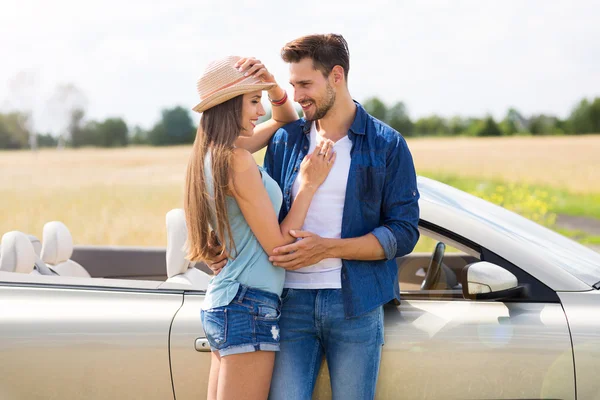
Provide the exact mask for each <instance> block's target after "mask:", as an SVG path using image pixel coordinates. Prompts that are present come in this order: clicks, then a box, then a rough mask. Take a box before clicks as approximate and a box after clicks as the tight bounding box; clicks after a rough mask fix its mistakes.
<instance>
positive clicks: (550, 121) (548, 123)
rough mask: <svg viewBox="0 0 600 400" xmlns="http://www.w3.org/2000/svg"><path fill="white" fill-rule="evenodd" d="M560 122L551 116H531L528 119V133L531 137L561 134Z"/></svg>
mask: <svg viewBox="0 0 600 400" xmlns="http://www.w3.org/2000/svg"><path fill="white" fill-rule="evenodd" d="M560 124H561V123H560V120H559V119H558V118H556V117H554V116H551V115H544V114H540V115H533V116H532V117H531V118H530V119H529V131H530V132H531V134H532V135H552V134H563V133H564V131H563V130H562V129H560Z"/></svg>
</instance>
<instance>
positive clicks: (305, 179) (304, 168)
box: [300, 139, 336, 191]
mask: <svg viewBox="0 0 600 400" xmlns="http://www.w3.org/2000/svg"><path fill="white" fill-rule="evenodd" d="M335 156H336V154H335V151H334V150H333V142H332V141H331V140H329V139H323V140H322V141H321V142H320V143H319V144H317V146H316V147H315V150H314V151H313V152H312V153H311V154H308V155H307V156H306V157H304V160H302V164H300V175H301V177H302V180H301V182H302V184H301V187H303V188H304V189H308V190H314V191H316V190H317V189H318V187H319V186H321V184H323V182H325V179H327V176H328V175H329V172H330V171H331V168H332V167H333V163H334V162H335Z"/></svg>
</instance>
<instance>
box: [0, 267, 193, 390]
mask: <svg viewBox="0 0 600 400" xmlns="http://www.w3.org/2000/svg"><path fill="white" fill-rule="evenodd" d="M1 275H2V276H0V303H1V305H0V366H1V367H0V368H1V370H2V373H0V398H1V399H27V400H30V399H44V400H48V399H60V400H62V399H87V400H94V399H98V400H100V399H102V400H106V399H141V398H143V399H161V400H163V399H173V398H174V396H173V388H172V382H171V372H170V368H169V348H168V345H169V330H170V326H171V322H172V320H173V317H174V315H175V314H176V312H177V310H178V309H179V307H180V306H181V304H182V299H183V292H181V291H179V292H177V291H168V290H156V289H154V288H153V286H154V287H155V286H157V285H158V282H156V283H154V284H153V283H151V282H144V281H120V280H112V281H109V280H106V282H102V281H103V280H102V279H95V278H90V279H84V278H65V277H52V276H44V277H41V276H38V277H34V276H32V275H24V274H12V273H2V274H1ZM18 275H23V276H18ZM59 281H60V282H59ZM65 281H68V282H67V283H65ZM40 282H44V283H40ZM101 282H102V283H101ZM101 285H104V286H101ZM119 286H120V287H119Z"/></svg>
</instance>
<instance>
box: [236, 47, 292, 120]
mask: <svg viewBox="0 0 600 400" xmlns="http://www.w3.org/2000/svg"><path fill="white" fill-rule="evenodd" d="M235 67H236V68H237V69H238V71H240V72H243V73H244V75H246V76H250V75H254V76H255V77H257V78H259V79H260V80H261V81H263V82H267V83H275V86H273V87H272V88H271V89H269V90H268V93H269V98H271V99H273V100H280V99H282V98H283V96H284V95H285V91H284V90H283V89H282V88H281V87H280V86H279V85H278V84H277V81H276V80H275V77H274V76H273V74H272V73H270V72H269V70H268V69H267V67H265V65H264V64H263V63H262V62H261V61H260V60H257V59H256V58H254V57H242V58H240V59H239V60H238V62H237V63H235ZM294 114H295V111H294ZM295 115H296V119H297V118H298V117H297V114H295ZM293 121H295V119H294V120H293ZM286 122H288V121H286ZM290 122H291V121H290Z"/></svg>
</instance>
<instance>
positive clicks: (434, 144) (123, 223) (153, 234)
mask: <svg viewBox="0 0 600 400" xmlns="http://www.w3.org/2000/svg"><path fill="white" fill-rule="evenodd" d="M409 146H410V148H411V151H412V153H413V156H414V159H415V164H416V167H417V172H419V171H440V172H447V173H451V174H454V175H459V176H464V177H472V178H485V179H501V180H504V181H519V182H528V183H536V184H544V185H550V186H554V187H558V188H564V189H567V190H569V191H571V192H576V193H592V192H593V193H599V192H600V182H599V180H598V175H599V174H598V171H600V136H586V137H557V138H501V139H467V138H465V139H462V138H460V139H413V140H410V141H409ZM190 149H191V148H190V147H189V146H184V147H171V148H126V149H117V150H100V149H84V150H63V151H56V150H43V151H40V152H38V153H37V154H32V153H30V152H26V151H18V152H0V177H1V183H0V210H1V217H0V234H2V233H4V232H7V231H9V230H20V231H24V232H27V233H33V234H35V235H37V236H39V237H40V239H41V234H42V227H43V225H44V223H45V222H47V221H52V220H60V221H63V222H64V223H65V224H67V226H68V227H69V228H70V229H71V232H72V234H73V238H74V241H75V243H76V244H111V245H144V246H164V245H165V242H166V239H165V237H166V233H165V214H166V212H167V211H169V210H170V209H171V208H175V207H182V204H183V203H182V201H183V200H182V199H183V197H182V193H183V179H184V174H185V167H186V163H187V158H188V155H189V152H190ZM259 157H260V156H259Z"/></svg>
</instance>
